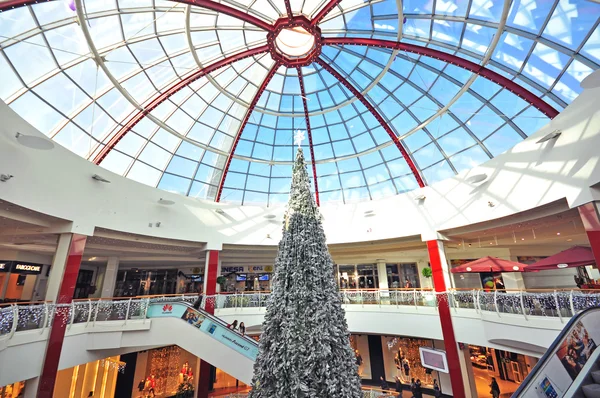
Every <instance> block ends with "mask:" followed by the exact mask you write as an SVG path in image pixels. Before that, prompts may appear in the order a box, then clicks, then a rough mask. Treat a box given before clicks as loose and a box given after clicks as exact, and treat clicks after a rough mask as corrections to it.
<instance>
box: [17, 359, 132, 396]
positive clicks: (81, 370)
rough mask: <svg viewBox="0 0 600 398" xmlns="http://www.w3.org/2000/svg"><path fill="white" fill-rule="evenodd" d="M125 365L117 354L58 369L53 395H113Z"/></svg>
mask: <svg viewBox="0 0 600 398" xmlns="http://www.w3.org/2000/svg"><path fill="white" fill-rule="evenodd" d="M125 365H126V364H125V363H124V362H121V361H120V359H119V356H115V357H110V358H104V359H100V360H98V361H94V362H88V363H84V364H82V365H78V366H75V367H72V368H68V369H63V370H60V371H59V372H58V374H57V376H56V384H55V385H54V396H55V397H91V396H93V397H94V398H96V397H98V398H111V397H114V396H115V387H116V384H117V377H118V375H119V374H122V372H124V370H125ZM15 396H16V395H15Z"/></svg>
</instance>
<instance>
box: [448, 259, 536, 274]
mask: <svg viewBox="0 0 600 398" xmlns="http://www.w3.org/2000/svg"><path fill="white" fill-rule="evenodd" d="M526 266H527V265H525V264H521V263H517V262H514V261H509V260H502V259H501V258H496V257H489V256H488V257H484V258H480V259H479V260H475V261H471V262H470V263H465V264H463V265H461V266H458V267H456V268H452V269H451V270H450V272H452V273H453V274H464V273H467V272H475V273H476V272H523V269H524V268H525V267H526Z"/></svg>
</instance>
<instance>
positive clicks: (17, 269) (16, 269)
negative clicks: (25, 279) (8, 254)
mask: <svg viewBox="0 0 600 398" xmlns="http://www.w3.org/2000/svg"><path fill="white" fill-rule="evenodd" d="M11 272H13V273H15V274H30V275H31V274H35V275H37V274H39V273H41V272H42V264H34V263H26V262H17V261H13V265H12V269H11Z"/></svg>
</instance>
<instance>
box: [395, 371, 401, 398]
mask: <svg viewBox="0 0 600 398" xmlns="http://www.w3.org/2000/svg"><path fill="white" fill-rule="evenodd" d="M396 392H397V393H398V398H401V397H402V380H400V376H396Z"/></svg>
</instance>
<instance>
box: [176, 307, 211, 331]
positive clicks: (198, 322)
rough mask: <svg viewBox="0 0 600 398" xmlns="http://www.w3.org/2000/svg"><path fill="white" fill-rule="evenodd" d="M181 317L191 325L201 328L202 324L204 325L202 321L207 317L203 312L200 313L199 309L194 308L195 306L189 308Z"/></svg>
mask: <svg viewBox="0 0 600 398" xmlns="http://www.w3.org/2000/svg"><path fill="white" fill-rule="evenodd" d="M181 319H183V320H184V321H186V322H187V323H189V324H190V325H192V326H194V327H197V328H198V329H200V326H202V322H203V321H204V320H205V319H206V318H205V317H204V316H203V315H202V314H200V313H199V312H198V311H196V310H194V309H193V308H188V309H186V310H185V312H184V313H183V316H182V317H181Z"/></svg>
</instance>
